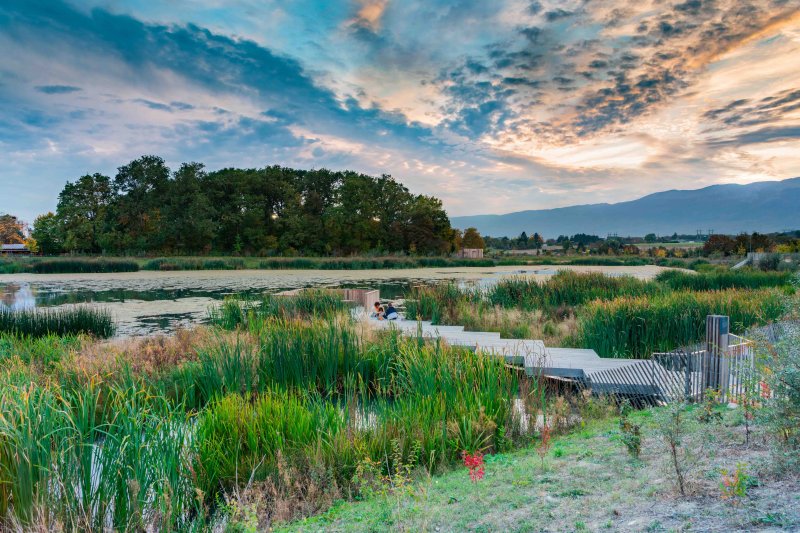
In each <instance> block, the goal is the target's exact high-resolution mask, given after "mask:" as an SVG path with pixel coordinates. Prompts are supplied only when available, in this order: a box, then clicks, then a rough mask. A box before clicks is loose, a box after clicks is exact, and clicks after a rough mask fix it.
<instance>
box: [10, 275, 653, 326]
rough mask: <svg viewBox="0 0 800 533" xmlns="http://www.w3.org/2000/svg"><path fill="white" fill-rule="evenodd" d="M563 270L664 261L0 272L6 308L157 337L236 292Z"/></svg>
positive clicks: (406, 285)
mask: <svg viewBox="0 0 800 533" xmlns="http://www.w3.org/2000/svg"><path fill="white" fill-rule="evenodd" d="M559 270H575V271H579V272H604V273H606V274H608V275H612V276H623V275H631V276H636V277H639V278H642V279H651V278H653V277H654V276H655V275H656V274H658V273H659V272H661V271H662V270H664V269H663V268H662V267H657V266H652V265H648V266H620V267H607V266H562V265H557V266H547V265H537V266H531V267H520V266H507V267H484V268H482V267H465V268H418V269H405V270H198V271H172V272H150V271H140V272H121V273H107V274H6V275H0V306H5V307H8V308H11V309H30V308H35V307H57V306H64V305H76V304H87V305H91V306H99V307H104V308H106V309H109V310H110V311H111V312H112V314H113V315H114V319H115V321H116V322H117V330H118V336H121V337H128V336H138V335H152V334H156V333H165V332H170V331H173V330H174V329H175V328H178V327H188V326H191V325H194V324H198V323H202V322H203V321H204V320H206V319H207V314H208V309H209V307H210V306H212V305H214V304H215V303H216V302H218V301H220V300H222V299H223V298H224V297H225V296H228V295H231V294H241V293H247V294H254V295H258V294H263V293H272V292H278V291H282V290H286V289H295V288H303V287H345V288H374V289H379V290H380V291H381V297H382V298H393V299H399V298H402V297H403V296H404V295H405V294H406V293H407V292H408V290H409V289H410V288H411V287H412V286H413V285H415V284H420V283H435V282H438V281H444V280H454V281H456V282H458V283H461V284H465V285H477V286H488V285H491V284H492V283H495V282H496V281H497V280H498V279H500V278H502V277H505V276H515V275H516V276H533V277H535V278H537V279H546V278H547V277H549V276H552V275H554V274H555V273H556V272H557V271H559Z"/></svg>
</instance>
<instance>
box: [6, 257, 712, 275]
mask: <svg viewBox="0 0 800 533" xmlns="http://www.w3.org/2000/svg"><path fill="white" fill-rule="evenodd" d="M651 264H653V265H658V266H670V267H676V268H691V267H692V266H695V265H698V264H704V261H702V260H700V261H698V260H693V261H680V260H671V261H667V260H651V259H646V258H640V257H603V256H599V257H598V256H574V257H570V256H567V257H553V256H535V257H524V258H515V257H506V256H502V257H486V258H484V259H463V258H456V257H448V256H432V257H422V256H357V257H273V258H265V257H203V256H187V257H156V258H143V257H127V256H121V257H114V256H91V257H24V258H0V274H22V273H33V274H80V273H103V272H137V271H142V270H144V271H181V270H382V269H387V270H395V269H411V268H460V267H494V266H540V265H541V266H544V265H553V266H558V265H576V266H643V265H651Z"/></svg>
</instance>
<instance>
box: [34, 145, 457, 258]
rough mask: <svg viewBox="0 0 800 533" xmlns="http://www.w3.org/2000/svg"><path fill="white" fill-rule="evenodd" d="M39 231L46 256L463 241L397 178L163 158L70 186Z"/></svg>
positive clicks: (434, 250) (421, 247) (290, 251)
mask: <svg viewBox="0 0 800 533" xmlns="http://www.w3.org/2000/svg"><path fill="white" fill-rule="evenodd" d="M32 235H33V237H34V238H35V239H36V242H37V243H38V246H39V249H40V250H41V251H42V252H43V253H45V254H56V253H62V252H73V253H92V254H94V253H115V254H121V253H132V254H136V253H148V254H153V253H157V254H184V255H189V254H209V253H223V254H230V253H240V254H248V255H295V254H303V255H348V254H356V253H365V252H372V251H376V252H387V253H388V252H404V253H412V254H425V255H432V254H443V253H449V252H451V251H453V250H454V249H455V248H456V247H457V246H459V245H460V241H461V235H460V232H458V231H457V230H454V229H453V228H451V226H450V221H449V218H448V216H447V213H446V212H445V211H444V209H443V207H442V202H441V201H440V200H439V199H437V198H435V197H432V196H425V195H415V194H412V193H411V192H409V190H408V189H407V188H406V187H404V186H403V185H401V184H400V183H398V182H397V181H395V180H394V179H393V178H392V177H391V176H388V175H383V176H380V177H372V176H368V175H365V174H361V173H357V172H352V171H343V172H334V171H330V170H326V169H320V170H298V169H292V168H286V167H281V166H267V167H264V168H259V169H238V168H225V169H222V170H217V171H214V172H207V171H206V169H205V168H204V166H203V164H201V163H184V164H182V165H181V166H180V168H178V169H177V170H174V171H173V170H171V169H170V168H169V167H167V165H166V164H165V162H164V160H163V159H161V158H160V157H157V156H152V155H148V156H143V157H140V158H139V159H136V160H134V161H131V162H130V163H128V164H127V165H124V166H121V167H119V169H118V171H117V174H116V175H115V176H114V177H113V178H111V177H109V176H105V175H103V174H87V175H85V176H81V177H80V178H78V179H77V180H75V181H73V182H68V183H67V184H66V185H65V186H64V189H63V190H62V191H61V193H60V194H59V196H58V207H57V209H56V211H55V213H47V214H45V215H41V216H39V217H38V218H37V219H36V220H35V222H34V224H33V230H32Z"/></svg>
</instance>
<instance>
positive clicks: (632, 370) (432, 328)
mask: <svg viewBox="0 0 800 533" xmlns="http://www.w3.org/2000/svg"><path fill="white" fill-rule="evenodd" d="M368 323H369V324H370V325H371V326H372V327H375V328H380V329H388V328H396V329H398V330H400V331H402V332H403V333H405V334H407V335H410V336H412V335H421V336H422V337H425V338H430V339H441V340H443V341H445V342H447V343H448V344H450V345H455V346H469V347H472V348H474V349H476V350H480V351H482V352H485V353H491V354H494V355H497V356H499V357H504V358H505V360H506V362H507V363H508V364H511V365H515V366H519V367H521V368H523V369H524V371H525V373H526V374H528V375H529V376H536V375H539V376H543V377H547V378H552V379H559V380H569V381H571V382H573V383H574V384H576V385H577V386H580V387H585V388H588V389H591V390H592V392H593V393H595V394H611V395H615V396H618V397H625V398H628V399H630V400H631V401H634V402H640V403H666V402H670V401H675V400H680V399H682V398H683V397H684V383H685V372H684V371H683V370H678V369H676V370H669V369H667V368H666V367H665V366H663V365H661V364H659V362H658V361H654V360H643V359H621V358H602V357H600V356H599V355H597V353H596V352H595V351H594V350H590V349H584V348H548V347H546V346H545V345H544V343H543V342H542V341H540V340H534V339H501V338H500V334H499V333H494V332H481V331H464V327H463V326H437V325H433V324H431V323H430V322H427V321H419V322H417V321H413V320H395V321H377V320H369V321H368ZM692 379H697V377H696V376H695V377H693V378H692Z"/></svg>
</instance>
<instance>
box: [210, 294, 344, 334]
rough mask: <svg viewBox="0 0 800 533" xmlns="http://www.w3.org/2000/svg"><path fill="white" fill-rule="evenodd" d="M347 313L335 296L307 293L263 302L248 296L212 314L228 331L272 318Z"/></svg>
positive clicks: (228, 301)
mask: <svg viewBox="0 0 800 533" xmlns="http://www.w3.org/2000/svg"><path fill="white" fill-rule="evenodd" d="M346 309H348V305H347V303H346V302H344V301H343V300H342V297H341V296H340V295H338V294H336V293H332V292H329V291H325V290H305V291H301V292H299V293H297V294H294V295H290V296H279V295H274V294H267V295H264V296H263V297H261V298H260V299H253V298H248V297H247V296H244V295H240V296H233V297H229V298H226V299H225V300H224V301H223V303H222V305H219V306H216V307H213V308H211V310H210V311H209V315H210V319H211V322H212V323H214V324H216V325H218V326H221V327H223V328H225V329H235V328H236V327H239V326H247V324H249V323H256V324H258V323H260V322H262V321H263V320H265V319H270V318H283V319H293V318H331V317H333V316H334V315H337V314H339V313H342V312H343V311H345V310H346Z"/></svg>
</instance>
